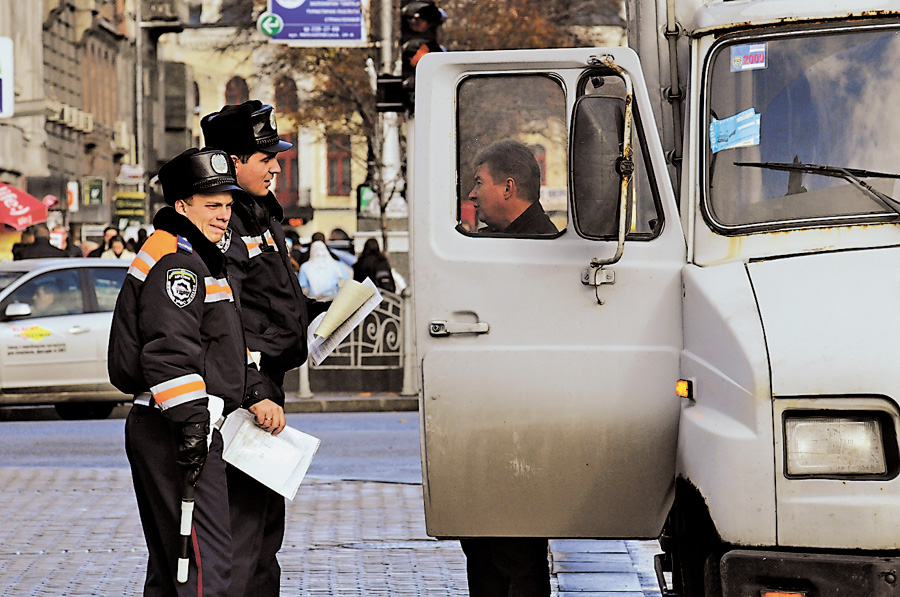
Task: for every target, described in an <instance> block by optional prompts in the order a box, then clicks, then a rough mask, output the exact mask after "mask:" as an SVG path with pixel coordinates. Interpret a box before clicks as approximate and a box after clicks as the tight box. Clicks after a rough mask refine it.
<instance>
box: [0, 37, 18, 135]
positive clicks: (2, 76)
mask: <svg viewBox="0 0 900 597" xmlns="http://www.w3.org/2000/svg"><path fill="white" fill-rule="evenodd" d="M14 97H15V96H14V95H13V41H12V39H11V38H9V37H0V118H6V117H8V116H12V115H13V108H14V106H13V104H14V101H15V100H14Z"/></svg>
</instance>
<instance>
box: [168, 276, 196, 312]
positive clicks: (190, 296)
mask: <svg viewBox="0 0 900 597" xmlns="http://www.w3.org/2000/svg"><path fill="white" fill-rule="evenodd" d="M166 294H168V295H169V298H170V299H172V302H173V303H175V305H176V306H177V307H178V308H179V309H180V308H184V307H187V306H188V305H190V304H191V301H193V300H194V297H195V296H197V274H195V273H194V272H192V271H191V270H189V269H184V268H180V267H179V268H175V269H170V270H169V271H167V272H166Z"/></svg>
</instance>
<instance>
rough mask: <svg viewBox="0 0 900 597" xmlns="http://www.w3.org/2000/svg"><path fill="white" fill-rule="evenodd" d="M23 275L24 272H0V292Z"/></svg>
mask: <svg viewBox="0 0 900 597" xmlns="http://www.w3.org/2000/svg"><path fill="white" fill-rule="evenodd" d="M25 274H26V272H16V271H0V290H3V289H5V288H6V287H7V286H9V285H10V284H12V283H13V282H14V281H16V280H18V279H19V278H21V277H22V276H24V275H25Z"/></svg>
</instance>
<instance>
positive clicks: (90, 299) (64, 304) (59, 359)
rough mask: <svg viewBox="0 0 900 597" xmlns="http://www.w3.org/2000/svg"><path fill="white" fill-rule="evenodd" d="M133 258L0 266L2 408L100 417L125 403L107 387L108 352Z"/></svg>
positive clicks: (29, 261) (34, 261)
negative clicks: (47, 408) (35, 407)
mask: <svg viewBox="0 0 900 597" xmlns="http://www.w3.org/2000/svg"><path fill="white" fill-rule="evenodd" d="M129 265H130V261H126V260H122V261H118V260H107V259H84V258H71V259H27V260H22V261H13V262H9V263H0V405H2V406H7V405H32V404H53V405H54V406H55V408H56V410H57V412H58V414H59V415H60V417H62V418H65V419H73V418H84V417H96V418H105V417H107V416H109V414H110V412H112V409H113V407H114V406H115V405H116V404H117V403H121V402H126V401H128V400H130V397H129V396H126V395H124V394H122V393H120V392H119V391H117V390H116V389H115V388H113V386H112V385H111V384H110V383H109V375H108V374H107V372H106V360H107V359H106V347H107V344H108V342H109V330H110V325H111V323H112V312H113V309H114V308H115V306H116V297H118V295H119V289H120V288H121V286H122V282H123V281H124V280H125V274H126V272H127V271H128V266H129Z"/></svg>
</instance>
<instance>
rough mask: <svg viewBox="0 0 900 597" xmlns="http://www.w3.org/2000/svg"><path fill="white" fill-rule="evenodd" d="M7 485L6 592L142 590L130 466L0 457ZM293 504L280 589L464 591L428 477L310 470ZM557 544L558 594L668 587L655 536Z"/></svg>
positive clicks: (616, 594)
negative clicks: (430, 520)
mask: <svg viewBox="0 0 900 597" xmlns="http://www.w3.org/2000/svg"><path fill="white" fill-rule="evenodd" d="M0 487H2V493H0V495H2V499H0V520H2V523H0V595H4V596H7V595H8V596H38V595H41V596H46V595H50V596H66V597H69V596H71V597H78V596H88V595H103V596H107V595H109V596H117V597H118V596H129V595H140V589H141V584H142V581H143V578H144V571H145V565H146V557H147V552H146V548H145V546H144V540H143V536H142V533H141V527H140V523H139V521H138V516H137V507H136V504H135V500H134V495H133V490H132V487H131V479H130V474H129V472H128V471H126V470H120V469H53V468H24V467H0ZM287 515H288V523H287V534H286V537H285V542H284V548H283V550H282V552H281V556H280V560H281V563H282V568H283V574H282V595H285V596H294V595H309V596H316V595H320V596H324V595H400V596H402V595H429V596H431V595H437V596H441V595H448V596H451V595H466V594H467V590H466V578H465V558H464V556H463V554H462V551H461V550H460V548H459V544H458V543H457V542H456V541H437V540H435V539H432V538H430V537H428V536H427V535H426V534H425V523H424V515H423V509H422V488H421V486H420V485H410V484H395V483H373V482H359V481H335V480H328V479H316V478H310V479H307V480H306V481H304V484H303V486H302V487H301V489H300V491H299V493H298V494H297V497H296V499H295V500H294V501H293V502H288V508H287ZM551 545H552V547H551V552H552V557H553V570H554V576H553V581H552V582H553V587H554V595H558V596H560V597H563V596H569V597H572V596H574V595H580V596H583V597H588V596H591V595H593V596H606V597H643V596H644V595H654V594H656V595H658V594H659V593H658V591H657V592H656V593H654V592H653V591H652V587H650V588H649V589H648V591H645V592H641V586H642V585H644V584H648V583H647V579H646V569H647V555H648V554H646V553H643V551H646V549H647V544H646V543H643V542H631V541H628V542H621V541H611V542H598V541H554V542H552V544H551ZM635 562H636V563H635ZM642 570H643V572H642ZM591 571H599V572H600V573H590V572H591ZM586 591H589V592H586Z"/></svg>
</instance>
